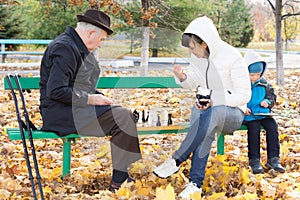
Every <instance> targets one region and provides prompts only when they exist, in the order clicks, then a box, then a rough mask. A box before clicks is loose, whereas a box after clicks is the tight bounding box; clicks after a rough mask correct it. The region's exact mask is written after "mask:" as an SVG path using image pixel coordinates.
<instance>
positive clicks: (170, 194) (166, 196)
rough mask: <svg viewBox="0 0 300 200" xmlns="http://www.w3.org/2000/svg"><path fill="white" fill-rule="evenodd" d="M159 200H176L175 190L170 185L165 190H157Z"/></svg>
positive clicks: (160, 188)
mask: <svg viewBox="0 0 300 200" xmlns="http://www.w3.org/2000/svg"><path fill="white" fill-rule="evenodd" d="M156 198H157V200H175V192H174V188H173V187H172V186H171V185H170V184H169V185H168V186H167V187H166V189H165V190H164V189H163V188H162V187H159V188H156Z"/></svg>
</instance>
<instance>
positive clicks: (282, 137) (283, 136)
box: [279, 133, 288, 140]
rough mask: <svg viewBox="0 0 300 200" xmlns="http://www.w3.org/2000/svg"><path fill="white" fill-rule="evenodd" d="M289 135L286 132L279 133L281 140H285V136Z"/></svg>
mask: <svg viewBox="0 0 300 200" xmlns="http://www.w3.org/2000/svg"><path fill="white" fill-rule="evenodd" d="M287 136H288V135H287V134H286V133H285V134H281V135H279V140H283V139H284V138H286V137H287Z"/></svg>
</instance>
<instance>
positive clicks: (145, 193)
mask: <svg viewBox="0 0 300 200" xmlns="http://www.w3.org/2000/svg"><path fill="white" fill-rule="evenodd" d="M150 190H151V188H139V189H138V190H137V195H138V196H149V193H150Z"/></svg>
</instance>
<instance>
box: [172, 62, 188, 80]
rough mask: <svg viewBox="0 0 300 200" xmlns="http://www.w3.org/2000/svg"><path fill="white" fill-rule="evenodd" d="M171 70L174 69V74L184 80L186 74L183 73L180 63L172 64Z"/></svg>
mask: <svg viewBox="0 0 300 200" xmlns="http://www.w3.org/2000/svg"><path fill="white" fill-rule="evenodd" d="M173 71H174V74H175V76H176V77H177V78H179V79H180V81H184V80H185V79H186V74H185V73H183V71H182V68H181V66H180V65H178V64H176V65H174V69H173Z"/></svg>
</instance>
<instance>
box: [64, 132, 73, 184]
mask: <svg viewBox="0 0 300 200" xmlns="http://www.w3.org/2000/svg"><path fill="white" fill-rule="evenodd" d="M72 140H73V139H70V138H65V139H63V171H62V179H64V178H65V176H66V175H69V176H70V169H71V141H72Z"/></svg>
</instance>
